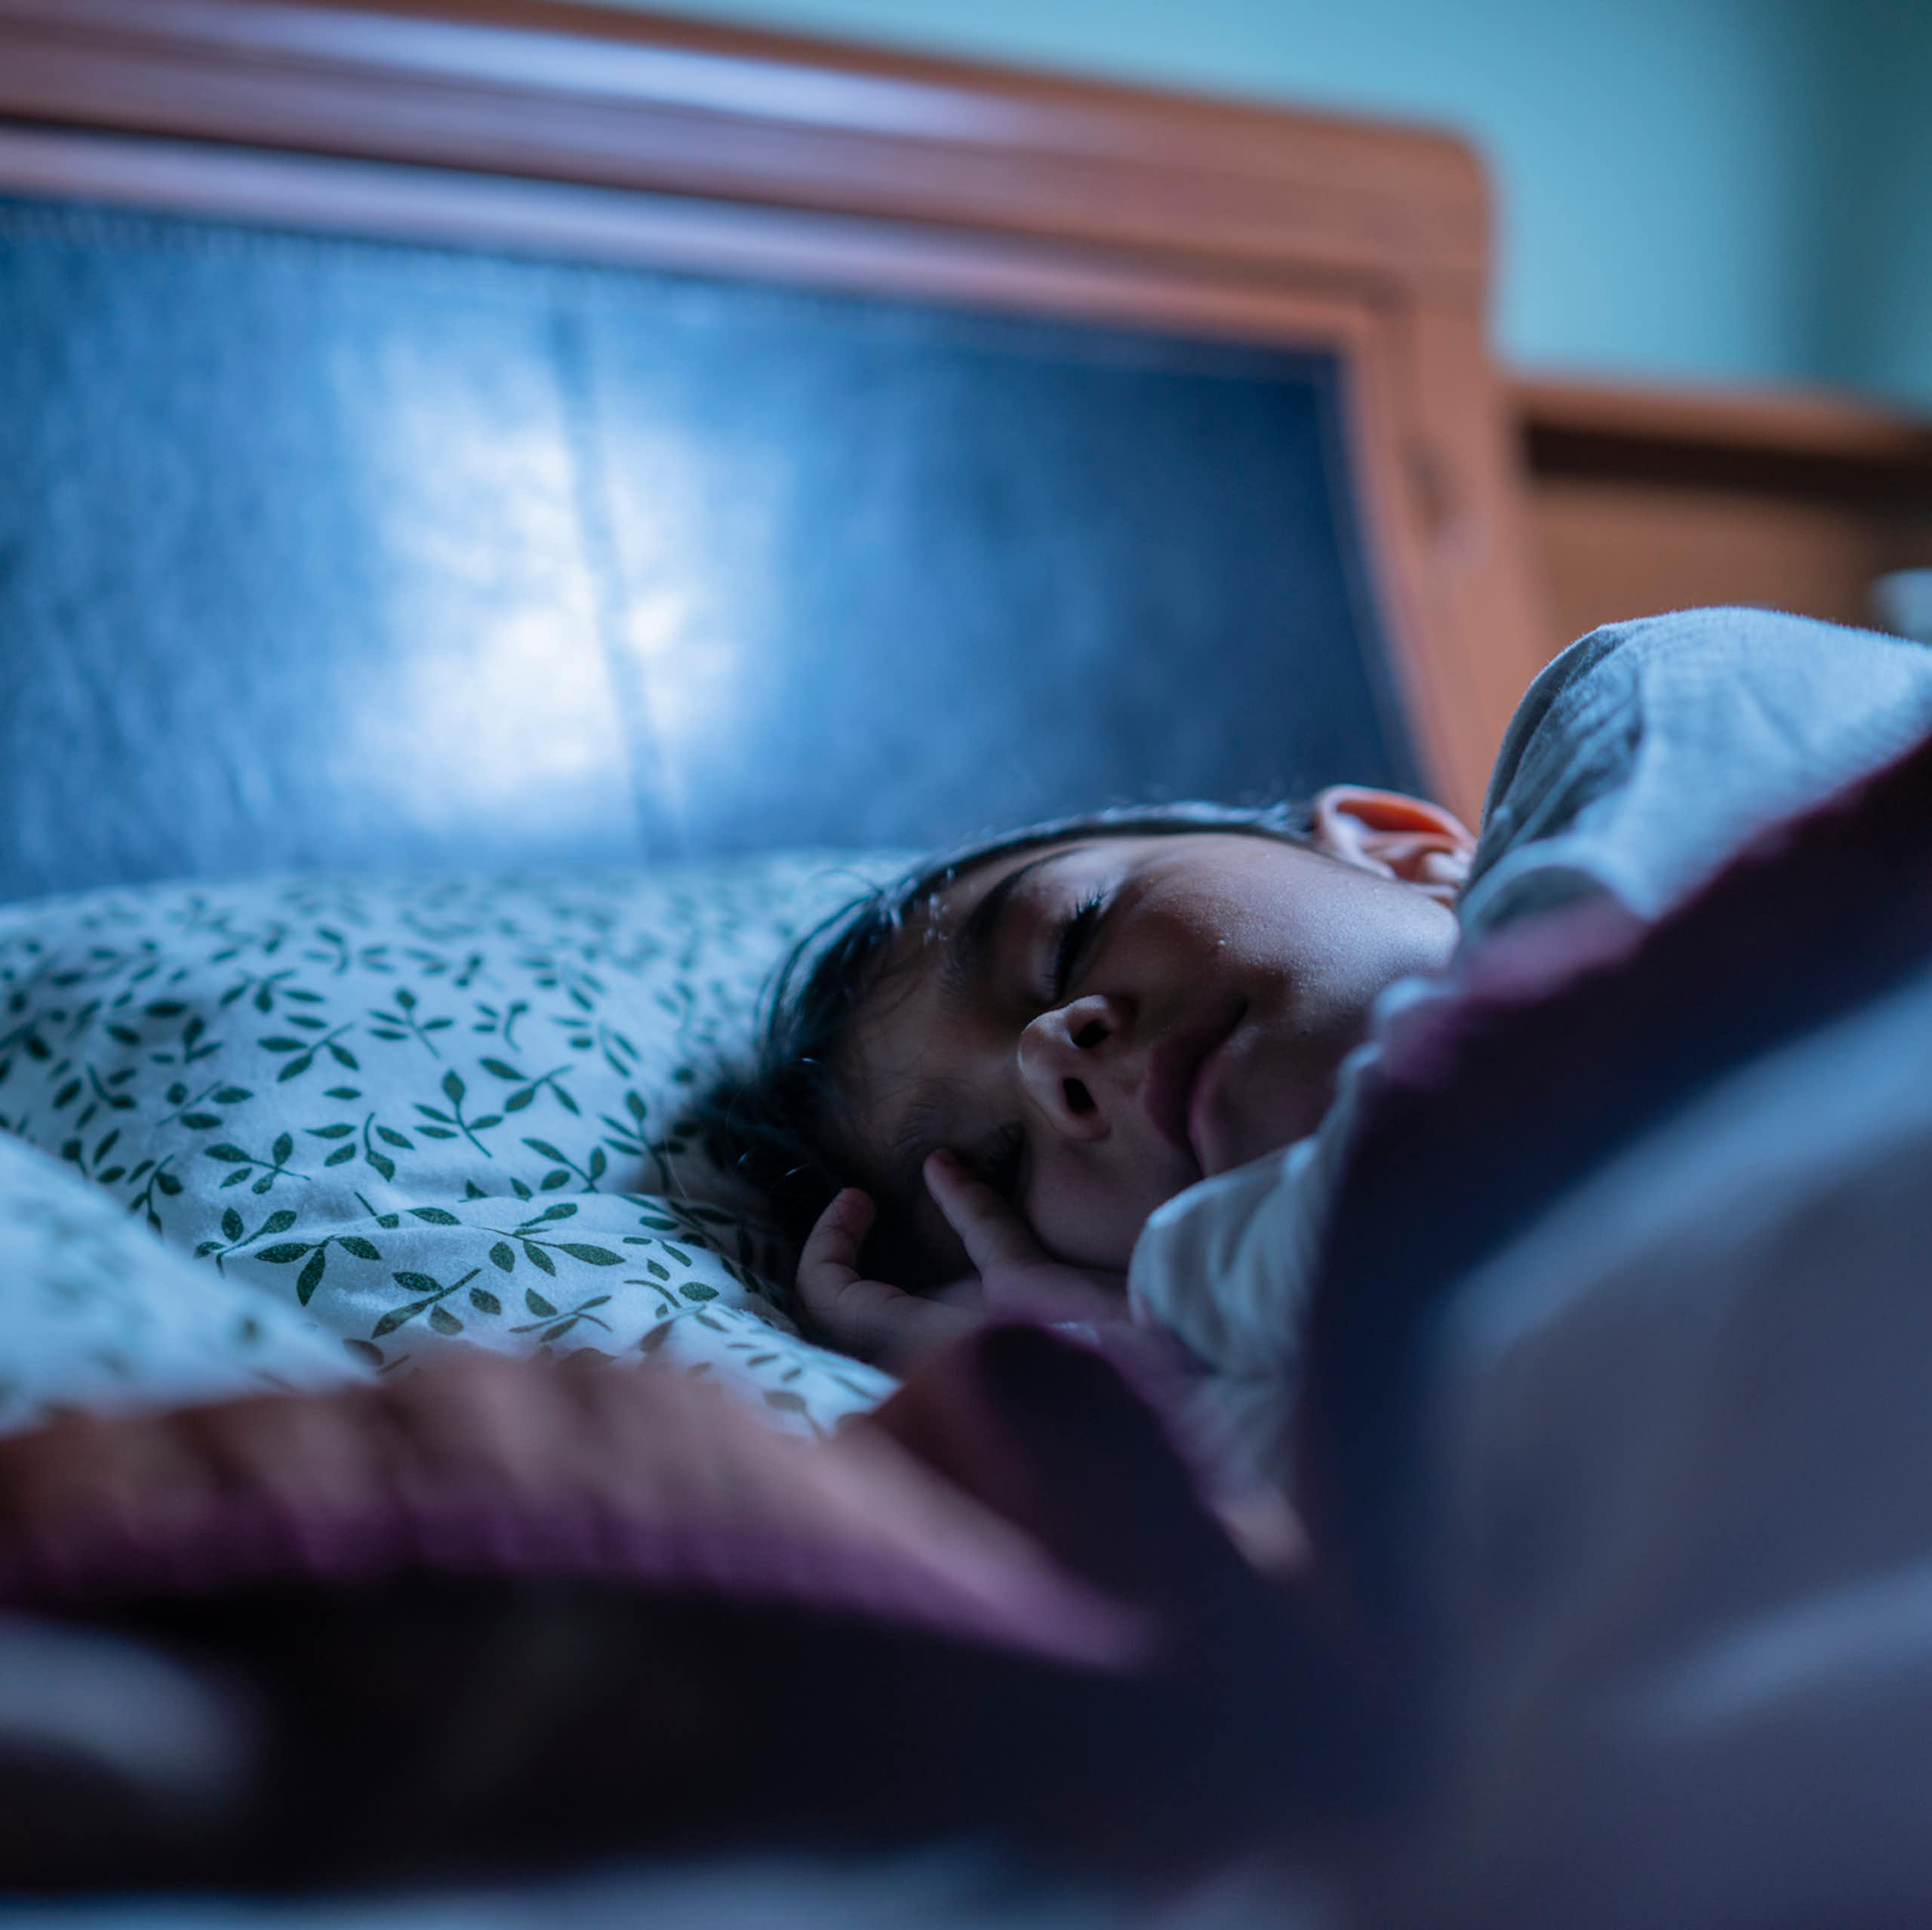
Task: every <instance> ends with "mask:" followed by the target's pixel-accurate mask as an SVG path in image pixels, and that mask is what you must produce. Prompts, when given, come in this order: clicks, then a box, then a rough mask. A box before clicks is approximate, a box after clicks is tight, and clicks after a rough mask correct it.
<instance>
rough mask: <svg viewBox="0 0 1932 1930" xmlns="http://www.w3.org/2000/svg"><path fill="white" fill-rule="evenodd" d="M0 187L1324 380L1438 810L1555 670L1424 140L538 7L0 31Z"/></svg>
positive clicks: (216, 12) (304, 9) (469, 2)
mask: <svg viewBox="0 0 1932 1930" xmlns="http://www.w3.org/2000/svg"><path fill="white" fill-rule="evenodd" d="M0 117H4V118H0V192H11V193H15V194H25V195H48V196H52V197H55V198H68V199H75V200H85V201H95V202H115V203H122V204H130V205H133V206H137V207H145V208H149V209H155V210H165V211H187V212H192V213H195V214H208V215H216V216H222V217H233V218H238V219H242V220H263V219H266V220H272V222H273V223H275V224H276V225H278V226H282V227H288V226H298V227H300V226H307V227H312V228H314V229H319V230H325V231H334V232H349V233H353V234H355V235H363V236H377V237H386V238H408V239H413V240H418V241H435V242H446V243H455V244H481V245H485V246H488V247H492V248H497V249H504V250H518V249H531V250H537V251H540V252H543V253H545V254H552V255H559V254H561V255H565V256H570V257H578V258H581V259H584V260H594V261H605V262H618V263H631V264H648V265H653V266H672V267H676V268H681V269H697V270H701V271H703V272H706V273H709V274H714V275H715V274H723V275H733V276H737V275H744V276H751V277H755V278H761V279H777V280H783V281H789V282H793V283H801V284H817V285H820V286H825V287H839V288H844V289H848V290H865V291H870V292H882V293H891V294H894V295H905V296H913V297H918V298H921V299H924V300H938V301H943V302H944V303H956V304H960V305H965V306H985V307H989V308H992V309H998V310H1003V311H1006V312H1021V313H1030V314H1034V315H1052V316H1058V317H1071V318H1085V319H1091V320H1094V321H1101V322H1114V323H1119V324H1128V325H1132V326H1152V327H1158V328H1161V329H1165V330H1171V331H1176V332H1184V333H1191V334H1198V335H1201V336H1207V337H1222V338H1232V339H1235V340H1242V341H1250V342H1255V343H1284V344H1291V345H1294V346H1316V347H1321V348H1327V349H1334V350H1335V351H1337V352H1339V353H1340V354H1341V355H1342V356H1343V358H1345V364H1346V370H1347V371H1348V376H1349V380H1348V382H1347V385H1346V408H1347V412H1348V416H1349V423H1348V433H1349V438H1350V440H1351V443H1352V455H1353V456H1354V459H1355V460H1354V473H1355V476H1356V477H1357V478H1358V490H1359V493H1360V494H1361V497H1362V500H1361V502H1360V503H1359V505H1358V509H1359V512H1360V514H1361V517H1362V518H1363V521H1364V524H1365V527H1366V528H1367V531H1368V536H1369V542H1368V549H1369V552H1370V555H1371V568H1372V571H1373V574H1374V579H1375V589H1376V593H1377V596H1378V598H1379V600H1380V603H1381V605H1382V607H1383V617H1384V622H1385V625H1386V632H1387V634H1388V635H1389V638H1390V640H1391V646H1392V655H1393V656H1394V659H1395V663H1394V670H1395V675H1396V677H1397V679H1398V684H1399V686H1400V690H1401V697H1402V701H1403V702H1404V706H1405V708H1406V711H1407V720H1408V724H1409V726H1410V728H1411V730H1412V732H1413V733H1414V736H1415V738H1416V739H1417V742H1418V744H1419V745H1420V751H1421V754H1422V758H1423V763H1424V765H1425V767H1426V776H1428V778H1429V780H1430V781H1431V782H1432V784H1433V785H1435V788H1436V789H1437V790H1438V792H1439V793H1440V794H1441V795H1443V796H1444V798H1446V799H1447V801H1451V802H1452V803H1453V804H1455V805H1457V806H1458V807H1460V808H1461V809H1463V810H1465V811H1469V812H1472V811H1474V810H1475V808H1476V807H1477V806H1478V803H1479V801H1480V798H1481V791H1482V787H1483V784H1484V779H1485V777H1486V775H1487V770H1488V767H1489V764H1490V761H1491V757H1492V754H1493V753H1494V748H1495V745H1496V743H1497V738H1498V736H1499V734H1500V731H1501V729H1502V727H1503V723H1504V721H1505V720H1506V718H1507V716H1508V715H1509V710H1510V708H1511V707H1512V705H1513V703H1514V702H1515V699H1516V698H1517V696H1518V695H1519V694H1520V693H1521V690H1522V688H1523V687H1524V684H1525V683H1526V682H1527V680H1528V679H1529V678H1530V677H1531V675H1533V674H1534V672H1535V671H1536V670H1537V668H1539V667H1540V665H1541V664H1542V663H1543V662H1544V661H1545V660H1546V658H1547V657H1548V656H1549V653H1550V651H1551V649H1552V635H1551V631H1550V628H1549V625H1548V624H1547V623H1546V621H1545V620H1544V619H1543V616H1542V614H1541V613H1540V610H1539V609H1538V607H1537V601H1536V597H1535V595H1534V591H1533V589H1532V587H1531V571H1530V570H1529V569H1528V567H1527V564H1526V552H1525V542H1526V530H1525V525H1524V513H1523V507H1522V503H1521V495H1520V490H1519V487H1518V477H1517V462H1516V453H1515V447H1514V444H1513V426H1512V420H1511V418H1510V415H1509V407H1508V404H1507V401H1506V397H1505V395H1504V394H1503V391H1502V389H1501V388H1500V385H1499V383H1498V382H1497V379H1496V376H1495V374H1494V370H1493V369H1492V367H1491V361H1490V358H1489V355H1488V350H1487V339H1486V333H1485V315H1486V303H1487V292H1488V285H1489V269H1490V238H1489V223H1488V197H1487V189H1486V184H1485V181H1484V175H1483V172H1482V169H1481V165H1480V164H1479V162H1478V160H1477V158H1476V157H1475V155H1474V154H1473V153H1472V152H1471V151H1470V150H1469V148H1468V147H1467V146H1465V145H1464V144H1463V143H1461V142H1460V141H1459V140H1456V139H1454V138H1453V137H1449V136H1446V135H1444V134H1436V133H1433V132H1429V131H1417V130H1414V129H1411V128H1396V127H1389V126H1381V125H1376V124H1369V123H1365V122H1360V121H1349V120H1344V119H1340V118H1330V117H1326V116H1318V115H1309V114H1303V113H1292V112H1282V111H1280V110H1278V109H1271V108H1263V107H1258V106H1247V105H1242V104H1238V103H1232V102H1224V101H1219V100H1206V99H1199V98H1192V97H1184V96H1181V95H1177V94H1166V93H1160V92H1154V91H1146V90H1140V89H1134V88H1124V87H1118V86H1112V85H1098V84H1095V83H1091V82H1088V81H1075V80H1072V79H1064V78H1048V77H1045V76H1041V75H1033V74H1028V73H1022V72H1015V71H1011V70H1008V69H1001V68H995V67H991V66H978V65H968V64H966V63H960V62H954V61H940V60H925V59H915V58H913V57H909V56H902V55H898V54H884V53H881V52H879V51H875V50H871V49H866V48H858V47H854V46H847V45H837V44H835V43H832V42H830V41H820V40H806V39H800V38H790V37H783V36H779V35H771V34H764V33H752V32H739V31H736V30H729V29H721V28H716V27H712V26H700V25H696V24H694V23H689V22H686V21H680V20H672V19H670V18H667V17H654V16H650V15H643V14H628V13H615V12H610V11H603V10H601V9H597V8H589V7H584V6H578V5H564V4H548V3H547V0H381V4H380V5H374V4H365V5H357V4H353V3H352V0H0Z"/></svg>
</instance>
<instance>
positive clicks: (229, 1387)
mask: <svg viewBox="0 0 1932 1930" xmlns="http://www.w3.org/2000/svg"><path fill="white" fill-rule="evenodd" d="M0 1335H5V1345H4V1346H0V1433H8V1434H11V1433H14V1432H15V1431H17V1430H19V1429H21V1428H30V1427H35V1426H38V1425H39V1424H41V1423H42V1422H43V1421H50V1420H52V1419H54V1418H56V1417H57V1415H60V1414H62V1413H63V1412H68V1411H69V1410H72V1409H87V1410H89V1411H93V1412H98V1411H101V1410H105V1409H114V1408H122V1407H129V1406H155V1405H159V1404H162V1403H171V1402H174V1401H182V1400H215V1399H217V1398H219V1397H221V1396H223V1395H227V1394H251V1393H260V1391H263V1389H264V1388H276V1387H301V1388H314V1387H325V1386H327V1385H328V1384H330V1383H331V1381H340V1380H349V1379H355V1378H361V1376H362V1375H363V1374H364V1373H365V1372H366V1369H363V1368H361V1367H358V1366H357V1365H356V1363H355V1362H354V1361H353V1360H349V1359H347V1358H346V1357H344V1355H343V1353H342V1351H341V1350H340V1348H337V1347H336V1346H334V1345H332V1344H331V1342H330V1341H329V1340H328V1338H327V1337H326V1336H325V1335H322V1334H321V1333H319V1332H317V1331H316V1330H315V1329H314V1328H313V1327H312V1326H310V1325H309V1323H308V1322H307V1321H306V1320H303V1319H302V1318H301V1317H300V1315H299V1314H296V1313H295V1312H294V1311H292V1310H291V1309H289V1308H285V1307H278V1306H271V1305H266V1304H264V1303H263V1302H260V1301H257V1300H256V1299H254V1298H250V1297H242V1296H238V1295H235V1294H233V1293H231V1292H227V1291H226V1290H225V1289H223V1287H222V1286H221V1285H220V1282H219V1281H218V1280H216V1279H215V1277H214V1276H213V1275H212V1274H209V1273H208V1272H206V1271H204V1270H203V1269H202V1268H199V1267H194V1266H190V1265H189V1264H188V1263H187V1262H186V1261H185V1260H183V1258H181V1257H180V1255H179V1254H177V1253H174V1252H171V1251H170V1250H169V1249H168V1247H167V1246H165V1245H164V1244H163V1243H162V1242H161V1241H160V1240H157V1239H156V1238H155V1237H154V1235H153V1234H152V1233H151V1232H149V1231H148V1229H147V1228H146V1227H144V1226H143V1225H140V1224H139V1223H138V1222H136V1221H134V1220H133V1219H130V1218H129V1217H128V1215H127V1214H126V1213H125V1212H123V1211H122V1209H121V1208H120V1207H119V1206H118V1205H117V1204H116V1203H115V1201H114V1200H112V1199H111V1198H110V1197H109V1196H108V1194H106V1193H105V1192H103V1191H102V1190H101V1189H100V1188H99V1187H97V1186H91V1185H88V1183H87V1182H86V1181H85V1180H83V1179H80V1178H79V1177H78V1176H76V1175H75V1172H73V1170H72V1168H71V1167H68V1166H63V1165H61V1164H60V1162H59V1161H57V1160H54V1159H51V1158H50V1157H48V1155H47V1154H45V1153H43V1152H42V1151H39V1150H38V1148H35V1147H32V1146H29V1145H27V1144H26V1142H24V1141H23V1140H20V1139H16V1138H15V1137H14V1136H13V1135H12V1134H11V1133H8V1132H0Z"/></svg>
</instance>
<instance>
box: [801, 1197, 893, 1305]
mask: <svg viewBox="0 0 1932 1930" xmlns="http://www.w3.org/2000/svg"><path fill="white" fill-rule="evenodd" d="M874 1212H875V1209H874V1207H873V1206H872V1201H871V1200H869V1199H868V1198H867V1197H866V1195H865V1194H863V1193H862V1192H860V1191H859V1189H858V1188H857V1187H856V1186H848V1187H847V1188H845V1190H844V1191H843V1192H842V1193H838V1194H834V1195H833V1197H832V1201H831V1203H830V1204H829V1206H826V1209H825V1211H824V1212H822V1213H820V1215H819V1216H818V1219H817V1222H816V1223H815V1224H814V1226H813V1228H812V1230H811V1233H810V1234H808V1236H807V1237H806V1240H805V1243H804V1248H803V1249H802V1250H801V1252H800V1253H799V1255H798V1286H799V1289H800V1291H801V1292H804V1291H807V1290H808V1287H807V1281H808V1277H809V1278H810V1280H811V1282H812V1283H814V1284H823V1285H825V1286H838V1285H839V1284H841V1283H843V1282H844V1281H847V1280H852V1279H854V1278H855V1277H857V1273H858V1268H859V1249H860V1246H862V1245H863V1243H864V1241H865V1237H866V1234H868V1233H869V1232H870V1231H872V1219H873V1215H874Z"/></svg>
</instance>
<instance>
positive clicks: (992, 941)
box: [940, 844, 1088, 1001]
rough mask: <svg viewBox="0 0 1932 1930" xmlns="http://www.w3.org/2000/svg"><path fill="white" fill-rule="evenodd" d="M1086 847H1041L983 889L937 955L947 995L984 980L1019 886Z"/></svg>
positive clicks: (961, 993)
mask: <svg viewBox="0 0 1932 1930" xmlns="http://www.w3.org/2000/svg"><path fill="white" fill-rule="evenodd" d="M1087 848H1088V847H1086V846H1085V845H1084V844H1067V845H1063V846H1061V847H1059V848H1058V849H1057V850H1051V851H1043V852H1041V853H1040V855H1039V856H1038V857H1037V858H1029V859H1027V861H1026V863H1025V864H1023V865H1015V866H1014V868H1013V869H1012V870H1011V871H1008V873H1007V874H1006V875H1005V877H1003V878H1001V879H1000V880H998V882H997V883H995V884H993V885H992V886H990V887H989V888H988V889H987V890H986V892H985V893H983V895H982V896H981V897H980V902H979V903H978V904H977V905H974V907H973V908H972V910H971V912H969V913H968V914H967V918H966V922H965V923H964V924H963V925H961V927H960V928H959V930H958V932H957V933H955V934H954V936H953V938H952V941H951V942H950V943H949V944H948V945H947V946H946V950H945V951H944V953H943V954H942V956H941V957H940V981H941V983H942V984H943V985H944V987H945V989H946V992H947V994H948V995H949V997H952V998H955V999H958V1000H962V1001H963V1000H965V999H967V998H969V997H971V995H972V994H973V993H974V992H975V991H977V990H978V989H979V988H980V986H981V985H983V984H984V982H985V981H986V974H987V972H988V970H989V967H991V965H992V957H993V954H994V952H995V950H996V949H997V941H998V936H999V925H1000V920H1001V918H1002V917H1004V916H1005V914H1006V908H1007V907H1008V905H1011V903H1012V902H1013V894H1014V893H1015V892H1016V891H1017V890H1019V889H1020V886H1021V885H1023V884H1025V882H1026V880H1027V879H1028V878H1029V877H1031V876H1032V874H1033V873H1034V872H1035V871H1038V870H1039V869H1040V868H1041V866H1042V865H1051V864H1057V862H1059V861H1060V859H1063V858H1071V857H1073V856H1075V855H1076V854H1077V853H1080V852H1082V851H1084V850H1086V849H1087Z"/></svg>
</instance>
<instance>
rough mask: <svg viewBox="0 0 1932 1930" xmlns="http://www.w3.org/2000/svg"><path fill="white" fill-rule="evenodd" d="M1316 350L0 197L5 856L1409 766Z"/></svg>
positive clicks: (919, 804) (269, 860)
mask: <svg viewBox="0 0 1932 1930" xmlns="http://www.w3.org/2000/svg"><path fill="white" fill-rule="evenodd" d="M1339 380H1340V373H1339V371H1338V369H1337V367H1336V365H1335V364H1334V363H1333V361H1331V359H1329V358H1327V357H1325V356H1323V355H1315V354H1310V355H1298V354H1294V353H1289V352H1278V351H1274V350H1261V349H1253V348H1248V347H1244V346H1235V345H1231V344H1219V345H1217V344H1213V343H1207V342H1201V341H1183V340H1175V339H1171V338H1168V337H1156V336H1149V335H1139V334H1133V333H1124V332H1118V331H1114V330H1101V329H1096V328H1091V327H1081V326H1078V325H1075V324H1066V323H1059V322H1045V321H1031V320H1027V321H1022V320H1017V319H1015V320H1007V319H1002V318H997V317H991V316H988V315H984V314H980V313H974V312H965V311H960V310H952V309H944V308H940V307H937V306H913V305H909V304H905V303H894V302H887V301H881V300H872V299H869V298H860V297H842V296H841V297H832V296H828V295H823V294H819V293H808V292H804V291H801V290H791V289H784V288H778V287H771V286H765V285H759V284H752V283H748V282H740V281H704V280H699V279H694V278H687V277H685V276H681V275H659V274H654V273H650V272H638V271H634V270H630V269H615V268H595V269H592V268H585V267H578V266H570V265H566V264H561V263H546V262H543V261H540V260H522V259H512V258H503V259H499V258H494V257H484V256H478V255H471V254H462V253H459V252H452V251H444V250H434V249H428V248H415V247H406V246H399V245H391V244H383V243H377V242H367V241H360V240H353V239H340V238H317V237H312V236H302V235H282V234H277V233H269V232H261V231H259V230H254V229H248V228H244V227H242V226H226V225H214V224H209V223H199V222H189V221H184V220H174V219H172V218H162V217H147V216H137V215H130V214H121V213H112V212H107V211H98V210H91V209H85V208H77V207H72V206H68V205H54V204H36V203H33V202H28V201H12V202H5V203H0V821H3V822H5V825H6V826H7V835H6V837H5V840H4V842H0V898H8V899H11V898H17V897H20V896H28V895H31V894H35V893H41V892H45V891H51V890H62V889H66V888H72V887H81V886H86V885H92V884H100V883H104V882H109V881H118V880H141V879H146V878H152V877H168V876H179V875H183V874H208V875H216V876H220V875H235V874H247V873H251V872H257V871H267V870H272V869H281V868H292V867H321V868H346V867H362V866H377V865H380V866H383V867H398V866H411V867H413V866H422V865H488V866H500V865H515V866H523V865H539V864H552V863H556V864H573V863H602V862H628V861H632V860H638V859H661V858H666V857H681V856H703V855H709V854H712V853H728V852H734V851H739V850H748V849H752V848H756V847H761V846H767V845H771V844H802V843H815V842H834V843H839V844H871V843H891V844H908V843H911V844H919V843H924V842H928V841H940V840H948V841H949V840H952V839H953V838H955V837H959V836H961V835H962V834H966V833H968V832H970V831H974V830H975V829H977V828H980V827H982V826H985V825H992V824H997V823H1001V822H1014V821H1020V820H1024V819H1031V818H1035V817H1038V816H1045V815H1048V814H1051V813H1060V812H1063V811H1066V810H1073V809H1075V808H1080V807H1087V806H1091V805H1094V804H1100V803H1103V802H1106V801H1112V800H1115V799H1128V798H1133V799H1139V798H1158V797H1162V796H1170V797H1171V796H1189V795H1217V796H1224V797H1231V798H1257V797H1260V796H1267V795H1277V794H1281V793H1283V792H1287V791H1300V790H1303V789H1306V788H1308V787H1310V786H1312V785H1316V784H1318V783H1320V782H1324V781H1327V780H1329V779H1334V778H1338V777H1344V776H1346V777H1348V778H1351V779H1360V780H1364V781H1367V782H1392V783H1413V782H1414V779H1415V761H1414V754H1413V751H1412V749H1411V745H1410V744H1409V742H1407V739H1406V737H1405V736H1404V731H1403V728H1402V726H1401V721H1400V714H1399V711H1398V707H1397V705H1396V704H1395V701H1394V699H1393V697H1392V693H1391V690H1390V687H1389V681H1388V677H1387V672H1386V662H1385V657H1384V652H1383V644H1382V639H1381V637H1380V634H1379V632H1378V627H1377V616H1376V613H1375V611H1374V608H1373V607H1372V605H1371V598H1370V596H1369V595H1368V592H1367V588H1366V585H1367V570H1365V568H1364V559H1363V557H1362V555H1361V536H1360V534H1359V533H1358V528H1357V527H1356V524H1355V517H1354V514H1353V511H1352V507H1351V491H1350V490H1349V486H1348V479H1347V478H1346V475H1345V473H1344V470H1343V441H1342V437H1341V435H1340V429H1339V426H1338V407H1339V397H1338V392H1337V384H1338V382H1339Z"/></svg>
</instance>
